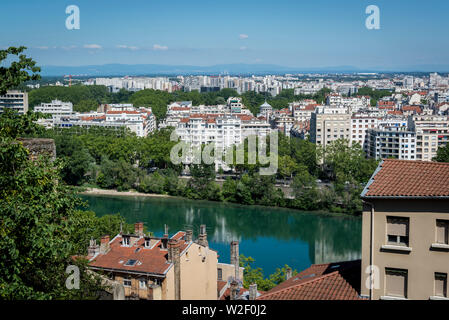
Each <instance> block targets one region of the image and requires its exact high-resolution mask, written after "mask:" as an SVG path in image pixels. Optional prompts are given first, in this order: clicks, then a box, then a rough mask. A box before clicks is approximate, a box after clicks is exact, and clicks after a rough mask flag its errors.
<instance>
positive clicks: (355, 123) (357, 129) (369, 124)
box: [351, 114, 379, 148]
mask: <svg viewBox="0 0 449 320" xmlns="http://www.w3.org/2000/svg"><path fill="white" fill-rule="evenodd" d="M378 121H379V118H377V117H372V116H368V115H364V114H354V115H353V116H352V118H351V144H355V143H359V144H360V146H362V148H364V144H365V136H366V132H367V131H368V129H376V128H377V123H378Z"/></svg>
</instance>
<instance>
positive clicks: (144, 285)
mask: <svg viewBox="0 0 449 320" xmlns="http://www.w3.org/2000/svg"><path fill="white" fill-rule="evenodd" d="M139 288H140V289H146V288H147V282H146V280H145V279H140V280H139Z"/></svg>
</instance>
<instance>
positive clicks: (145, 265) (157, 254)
mask: <svg viewBox="0 0 449 320" xmlns="http://www.w3.org/2000/svg"><path fill="white" fill-rule="evenodd" d="M123 236H125V235H121V234H119V235H117V236H116V237H115V238H114V239H112V240H111V241H110V242H109V245H110V250H109V251H108V252H107V253H106V254H101V253H99V254H97V255H95V256H94V257H93V258H91V260H90V261H89V266H90V267H94V268H100V269H110V270H122V271H125V272H126V271H128V272H129V271H131V272H138V273H149V274H158V275H163V274H165V273H166V272H167V271H168V269H169V268H170V266H171V264H170V263H168V260H167V259H168V251H167V249H163V248H162V247H161V245H162V240H161V239H160V238H151V246H150V247H149V248H147V247H145V238H144V237H142V236H140V237H139V236H136V235H129V236H130V237H131V238H134V241H135V242H134V241H132V240H131V245H130V246H124V245H123ZM184 236H185V232H182V231H180V232H178V233H176V234H175V235H173V236H172V237H171V239H176V240H178V241H180V244H179V245H180V247H179V250H180V252H182V251H183V250H184V249H185V248H187V246H188V245H189V242H186V241H185V240H184ZM132 260H135V263H133V264H131V263H129V262H130V261H132Z"/></svg>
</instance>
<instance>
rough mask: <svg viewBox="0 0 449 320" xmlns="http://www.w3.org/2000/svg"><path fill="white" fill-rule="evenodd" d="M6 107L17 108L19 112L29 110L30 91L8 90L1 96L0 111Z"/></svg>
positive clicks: (23, 112) (22, 112)
mask: <svg viewBox="0 0 449 320" xmlns="http://www.w3.org/2000/svg"><path fill="white" fill-rule="evenodd" d="M5 108H8V109H12V110H15V111H16V112H17V113H19V114H25V113H27V112H28V93H27V92H21V91H14V90H13V91H8V92H7V93H6V94H5V95H3V96H0V113H2V112H3V110H4V109H5Z"/></svg>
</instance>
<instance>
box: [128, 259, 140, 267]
mask: <svg viewBox="0 0 449 320" xmlns="http://www.w3.org/2000/svg"><path fill="white" fill-rule="evenodd" d="M136 263H137V260H133V259H129V260H128V261H126V263H125V266H129V267H132V266H134V265H135V264H136Z"/></svg>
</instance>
